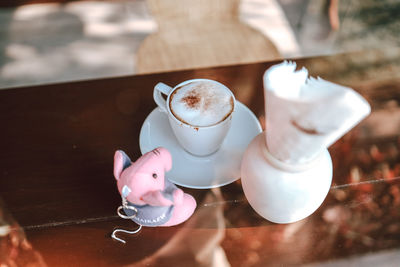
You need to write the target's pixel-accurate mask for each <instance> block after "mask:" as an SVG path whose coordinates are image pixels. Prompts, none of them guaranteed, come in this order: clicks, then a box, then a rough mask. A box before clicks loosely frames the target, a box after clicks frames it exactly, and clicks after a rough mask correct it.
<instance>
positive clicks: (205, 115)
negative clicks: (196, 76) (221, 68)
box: [170, 81, 234, 127]
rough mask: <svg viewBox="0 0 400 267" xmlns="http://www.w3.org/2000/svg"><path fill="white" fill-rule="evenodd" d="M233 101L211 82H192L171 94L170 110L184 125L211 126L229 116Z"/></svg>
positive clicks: (220, 87)
mask: <svg viewBox="0 0 400 267" xmlns="http://www.w3.org/2000/svg"><path fill="white" fill-rule="evenodd" d="M233 101H234V100H233V97H232V95H231V93H230V92H229V91H228V90H227V89H226V88H225V87H223V86H222V85H219V84H218V83H214V82H212V81H194V82H190V83H188V84H185V85H183V86H182V87H180V88H177V89H176V90H175V91H174V92H173V93H172V95H171V97H170V109H171V111H172V113H173V114H174V116H175V117H176V118H178V119H179V120H180V121H182V122H184V123H187V124H190V125H192V126H200V127H201V126H211V125H214V124H217V123H219V122H221V121H223V120H225V118H226V117H228V116H229V115H230V113H231V112H232V111H233Z"/></svg>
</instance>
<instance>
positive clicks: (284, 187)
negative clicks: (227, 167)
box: [241, 132, 332, 223]
mask: <svg viewBox="0 0 400 267" xmlns="http://www.w3.org/2000/svg"><path fill="white" fill-rule="evenodd" d="M265 140H266V138H265V132H263V133H261V134H259V135H258V136H256V137H255V138H254V139H253V141H252V142H251V143H250V145H249V146H248V148H247V150H246V152H245V154H244V156H243V160H242V166H241V177H242V186H243V191H244V193H245V195H246V198H247V200H248V201H249V203H250V205H251V206H252V207H253V208H254V210H255V211H256V212H257V213H258V214H259V215H261V216H262V217H264V218H265V219H267V220H269V221H271V222H274V223H292V222H296V221H299V220H302V219H304V218H306V217H307V216H309V215H311V214H312V213H313V212H314V211H315V210H317V209H318V207H319V206H320V205H321V204H322V202H323V201H324V199H325V197H326V195H327V194H328V192H329V189H330V186H331V182H332V159H331V157H330V154H329V152H328V150H327V149H324V150H323V152H322V153H321V154H320V155H319V156H318V157H317V158H316V159H314V160H313V161H311V162H309V163H307V164H303V165H289V164H287V163H284V162H281V161H279V160H277V159H276V158H274V157H273V156H272V155H271V154H270V153H269V152H268V150H267V146H266V145H265Z"/></svg>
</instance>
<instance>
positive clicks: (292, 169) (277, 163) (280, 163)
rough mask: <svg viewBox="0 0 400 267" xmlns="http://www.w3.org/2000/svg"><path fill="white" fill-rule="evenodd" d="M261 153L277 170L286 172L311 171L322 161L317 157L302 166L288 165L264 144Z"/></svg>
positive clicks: (301, 164)
mask: <svg viewBox="0 0 400 267" xmlns="http://www.w3.org/2000/svg"><path fill="white" fill-rule="evenodd" d="M260 149H261V153H262V154H263V156H264V158H265V159H266V160H267V161H268V162H269V163H270V164H271V165H272V166H274V167H275V168H278V169H281V170H283V171H286V172H303V171H306V170H309V169H312V168H313V167H314V166H315V165H317V164H318V163H319V162H320V160H321V156H320V155H318V156H317V157H315V158H314V159H313V160H311V161H309V162H306V163H300V164H291V163H286V162H284V161H281V160H279V159H277V158H276V157H274V156H273V155H272V154H271V153H270V152H269V150H268V146H267V144H266V143H265V142H264V146H262V147H260Z"/></svg>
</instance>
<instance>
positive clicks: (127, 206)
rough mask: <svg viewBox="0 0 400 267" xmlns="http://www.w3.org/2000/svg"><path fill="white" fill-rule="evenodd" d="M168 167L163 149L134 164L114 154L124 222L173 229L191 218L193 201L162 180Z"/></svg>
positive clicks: (194, 203) (170, 161)
mask: <svg viewBox="0 0 400 267" xmlns="http://www.w3.org/2000/svg"><path fill="white" fill-rule="evenodd" d="M171 167H172V158H171V154H170V153H169V152H168V150H167V149H165V148H162V147H161V148H156V149H154V150H152V151H150V152H147V153H146V154H144V155H143V156H141V157H140V158H139V159H138V160H136V161H135V162H131V160H130V159H129V157H128V156H127V155H126V154H125V153H124V152H123V151H121V150H118V151H116V152H115V156H114V176H115V179H116V180H117V186H118V191H119V192H120V194H121V196H122V202H123V205H122V206H121V207H122V209H123V210H124V212H125V214H126V216H125V217H126V218H129V219H132V220H133V221H134V222H135V223H137V224H139V225H141V226H153V227H154V226H172V225H177V224H180V223H182V222H184V221H186V220H187V219H188V218H189V217H190V216H191V215H192V214H193V212H194V210H195V208H196V200H195V199H194V198H193V197H192V196H191V195H189V194H186V193H184V192H183V191H182V190H181V189H179V188H178V187H176V186H175V185H174V184H173V183H171V182H170V181H168V179H166V178H165V176H164V173H165V172H167V171H169V170H170V169H171ZM121 217H122V216H121Z"/></svg>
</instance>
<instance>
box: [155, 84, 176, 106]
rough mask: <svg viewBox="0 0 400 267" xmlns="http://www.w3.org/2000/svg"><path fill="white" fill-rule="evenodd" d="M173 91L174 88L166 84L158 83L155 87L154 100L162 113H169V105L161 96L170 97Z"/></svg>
mask: <svg viewBox="0 0 400 267" xmlns="http://www.w3.org/2000/svg"><path fill="white" fill-rule="evenodd" d="M171 90H172V87H170V86H168V85H166V84H165V83H157V84H156V86H154V91H153V98H154V101H155V102H156V104H157V105H158V106H159V107H160V109H161V111H162V112H165V113H167V103H166V101H165V100H164V98H163V97H162V95H161V94H164V95H169V93H170V92H171Z"/></svg>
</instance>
